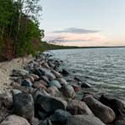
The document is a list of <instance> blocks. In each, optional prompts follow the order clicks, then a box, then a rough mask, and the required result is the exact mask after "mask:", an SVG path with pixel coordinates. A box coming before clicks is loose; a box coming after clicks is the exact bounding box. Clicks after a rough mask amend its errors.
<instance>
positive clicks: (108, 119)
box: [84, 96, 115, 123]
mask: <svg viewBox="0 0 125 125" xmlns="http://www.w3.org/2000/svg"><path fill="white" fill-rule="evenodd" d="M84 101H85V102H86V104H87V105H88V106H89V108H90V109H91V110H92V112H93V113H94V114H95V116H97V117H98V118H99V119H101V120H102V121H103V122H104V123H112V122H113V121H114V119H115V112H114V111H113V110H112V109H111V108H110V107H108V106H106V105H104V104H102V103H101V102H99V101H98V100H97V99H95V98H93V97H92V96H87V97H85V98H84Z"/></svg>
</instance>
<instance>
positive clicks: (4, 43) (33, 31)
mask: <svg viewBox="0 0 125 125" xmlns="http://www.w3.org/2000/svg"><path fill="white" fill-rule="evenodd" d="M40 12H41V7H40V6H39V0H0V60H9V59H12V58H15V57H20V56H25V55H28V54H34V53H35V52H36V51H38V50H40V49H41V48H40V46H41V45H40V44H41V39H42V38H43V37H44V30H40V29H39V21H38V18H37V17H38V16H39V17H40V15H39V14H40Z"/></svg>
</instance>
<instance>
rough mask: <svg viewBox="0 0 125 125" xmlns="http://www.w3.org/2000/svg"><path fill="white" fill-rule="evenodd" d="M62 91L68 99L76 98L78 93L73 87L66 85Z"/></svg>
mask: <svg viewBox="0 0 125 125" xmlns="http://www.w3.org/2000/svg"><path fill="white" fill-rule="evenodd" d="M61 91H62V93H63V95H64V96H65V97H68V98H75V97H76V93H75V91H74V88H73V87H72V86H71V85H65V86H63V87H62V88H61Z"/></svg>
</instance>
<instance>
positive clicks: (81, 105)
mask: <svg viewBox="0 0 125 125" xmlns="http://www.w3.org/2000/svg"><path fill="white" fill-rule="evenodd" d="M67 110H68V111H69V112H70V113H71V114H72V115H77V114H86V115H93V113H92V111H91V110H90V109H89V107H88V106H87V105H86V103H85V102H83V101H79V100H71V99H70V100H68V106H67Z"/></svg>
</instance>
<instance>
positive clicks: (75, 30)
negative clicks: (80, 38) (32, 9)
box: [53, 28, 99, 34]
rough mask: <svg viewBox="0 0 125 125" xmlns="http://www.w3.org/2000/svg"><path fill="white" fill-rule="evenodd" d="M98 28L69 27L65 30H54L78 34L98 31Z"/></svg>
mask: <svg viewBox="0 0 125 125" xmlns="http://www.w3.org/2000/svg"><path fill="white" fill-rule="evenodd" d="M97 32H99V31H98V30H87V29H81V28H67V29H64V30H57V31H53V33H77V34H86V33H97Z"/></svg>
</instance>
